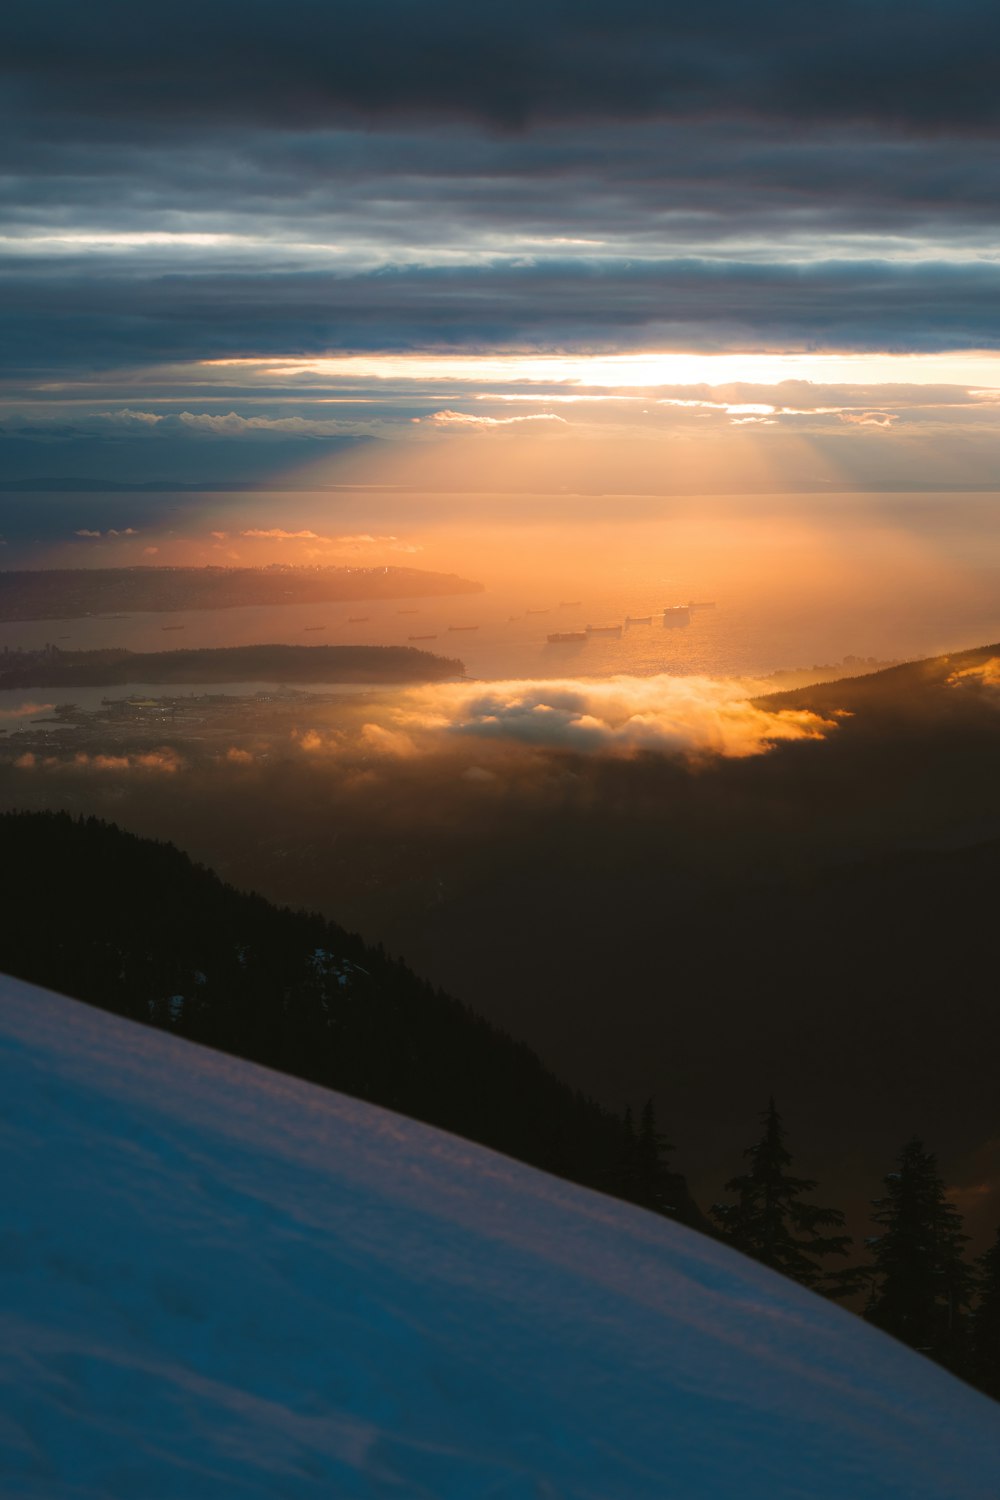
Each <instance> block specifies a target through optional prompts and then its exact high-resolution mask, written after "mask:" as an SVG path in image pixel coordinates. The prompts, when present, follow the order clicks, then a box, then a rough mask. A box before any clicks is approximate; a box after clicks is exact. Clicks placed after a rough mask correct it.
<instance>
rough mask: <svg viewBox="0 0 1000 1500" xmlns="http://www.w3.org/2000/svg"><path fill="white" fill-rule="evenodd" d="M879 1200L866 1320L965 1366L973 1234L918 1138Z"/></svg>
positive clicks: (946, 1361) (871, 1243)
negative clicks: (968, 1251)
mask: <svg viewBox="0 0 1000 1500" xmlns="http://www.w3.org/2000/svg"><path fill="white" fill-rule="evenodd" d="M884 1182H885V1189H886V1190H885V1194H884V1196H883V1197H881V1198H876V1199H875V1200H874V1205H873V1206H874V1209H875V1212H874V1213H873V1214H872V1218H873V1220H874V1222H875V1223H876V1224H878V1225H880V1226H881V1230H882V1232H881V1234H877V1235H873V1236H872V1237H871V1238H870V1239H869V1240H868V1242H867V1243H868V1245H869V1247H870V1249H871V1252H872V1265H871V1267H870V1271H871V1278H872V1279H871V1291H870V1294H869V1298H868V1305H867V1307H866V1308H865V1317H866V1318H867V1319H868V1320H869V1321H870V1322H872V1323H875V1324H877V1325H878V1327H879V1328H883V1329H884V1330H885V1331H886V1333H891V1334H893V1335H894V1336H895V1337H896V1338H898V1339H900V1340H901V1341H902V1342H903V1343H904V1344H909V1345H910V1347H911V1348H913V1349H918V1350H919V1351H920V1352H921V1353H922V1354H926V1355H928V1356H929V1357H930V1358H931V1359H935V1360H937V1361H938V1362H939V1363H941V1364H945V1365H947V1366H948V1367H949V1368H950V1369H953V1370H960V1369H962V1368H963V1364H964V1357H965V1340H966V1333H967V1326H966V1325H967V1321H968V1319H967V1309H968V1307H969V1303H970V1301H971V1298H972V1286H973V1277H972V1272H971V1269H970V1267H969V1266H968V1265H967V1264H966V1262H965V1261H964V1260H963V1259H962V1247H963V1246H964V1244H965V1243H966V1241H967V1239H968V1236H967V1235H966V1234H964V1233H963V1229H962V1216H961V1214H960V1213H959V1212H958V1210H957V1209H956V1208H955V1207H954V1206H953V1205H952V1204H951V1203H949V1202H948V1200H947V1198H946V1197H945V1189H944V1182H943V1180H942V1178H941V1175H940V1173H939V1171H938V1168H937V1161H936V1158H935V1157H934V1156H933V1155H932V1154H931V1153H930V1152H929V1151H927V1150H925V1148H924V1145H923V1142H922V1141H920V1140H918V1139H917V1138H916V1137H915V1136H914V1137H913V1139H912V1140H909V1141H908V1142H907V1143H906V1145H905V1146H904V1147H903V1148H902V1150H901V1151H900V1153H899V1155H898V1157H897V1158H896V1165H895V1168H894V1169H893V1171H891V1172H889V1173H888V1175H887V1176H886V1177H885V1178H884Z"/></svg>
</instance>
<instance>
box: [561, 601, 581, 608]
mask: <svg viewBox="0 0 1000 1500" xmlns="http://www.w3.org/2000/svg"><path fill="white" fill-rule="evenodd" d="M559 608H560V609H579V608H580V601H579V599H560V600H559Z"/></svg>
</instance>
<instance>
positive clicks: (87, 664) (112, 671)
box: [0, 645, 465, 691]
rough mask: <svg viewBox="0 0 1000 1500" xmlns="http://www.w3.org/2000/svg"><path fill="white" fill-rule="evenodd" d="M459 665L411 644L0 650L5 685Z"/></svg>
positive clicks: (382, 672) (413, 672) (233, 678)
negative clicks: (158, 649) (129, 649)
mask: <svg viewBox="0 0 1000 1500" xmlns="http://www.w3.org/2000/svg"><path fill="white" fill-rule="evenodd" d="M464 675H465V666H464V664H463V663H462V662H461V661H459V660H458V659H457V657H451V656H435V655H434V654H433V653H432V652H430V651H420V650H418V649H417V648H416V647H414V646H277V645H274V646H270V645H264V646H216V647H207V648H205V649H204V650H187V651H125V650H107V651H60V650H58V649H57V648H56V647H54V646H49V647H48V648H47V649H46V650H45V651H21V652H16V653H15V652H11V653H5V654H4V655H3V656H0V691H3V690H4V689H8V688H14V689H21V688H36V687H44V688H80V687H117V686H121V685H123V684H125V683H129V682H142V683H150V684H152V683H204V682H254V681H258V682H297V683H306V682H378V683H383V682H384V683H398V682H442V681H444V680H446V679H448V678H452V677H462V676H464Z"/></svg>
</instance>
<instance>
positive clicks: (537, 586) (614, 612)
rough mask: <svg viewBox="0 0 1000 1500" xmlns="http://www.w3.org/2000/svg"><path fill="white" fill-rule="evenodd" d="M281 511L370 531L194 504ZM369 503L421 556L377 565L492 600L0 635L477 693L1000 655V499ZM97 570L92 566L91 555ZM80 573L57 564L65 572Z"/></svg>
mask: <svg viewBox="0 0 1000 1500" xmlns="http://www.w3.org/2000/svg"><path fill="white" fill-rule="evenodd" d="M279 500H280V501H281V504H282V506H283V509H282V512H281V513H282V516H283V518H284V519H285V520H286V521H289V522H293V523H294V524H296V525H299V524H312V525H315V526H316V527H320V526H322V525H324V524H326V525H327V526H330V525H332V524H334V523H337V524H343V525H347V524H355V525H359V524H361V522H362V515H361V514H360V513H359V514H358V515H355V516H346V515H339V516H337V517H330V516H325V515H324V512H323V506H324V505H325V506H327V507H329V506H330V505H331V504H332V503H333V502H332V501H331V498H330V497H329V496H320V495H311V496H309V495H307V496H302V495H296V496H293V495H286V496H283V497H275V496H264V497H258V498H256V499H254V500H253V501H252V502H251V501H249V500H247V498H246V497H242V498H240V499H239V500H238V501H237V500H234V498H233V497H231V496H230V497H221V496H220V497H215V500H214V502H213V498H212V497H199V504H200V505H201V507H202V509H203V512H205V513H206V514H207V513H208V511H211V518H212V519H213V520H214V519H216V516H217V511H215V510H211V506H212V504H213V503H215V504H217V505H218V506H222V505H223V504H225V505H227V506H229V507H232V506H234V505H235V504H239V505H241V506H243V507H244V508H245V507H246V506H247V505H249V504H251V503H253V504H255V505H258V506H260V507H261V516H260V517H257V518H256V519H261V518H264V517H265V516H266V515H271V512H272V511H274V510H275V508H276V506H277V504H278V501H279ZM79 503H82V502H79ZM338 503H340V502H338ZM356 503H357V505H358V506H360V505H361V503H362V499H360V498H359V499H357V501H356ZM363 503H364V505H365V507H366V509H365V511H364V517H365V518H367V520H368V522H369V524H370V525H371V526H372V528H373V529H375V528H376V527H394V528H395V529H396V530H397V531H399V532H400V533H403V534H405V535H406V536H408V537H417V538H419V544H420V550H419V552H418V553H417V554H415V555H412V556H407V557H405V558H399V559H395V558H393V557H391V556H390V555H389V554H387V555H386V557H385V558H384V559H383V558H379V559H375V558H366V559H365V560H366V561H376V560H377V561H380V562H381V561H387V562H389V561H397V560H398V561H401V562H405V563H407V564H410V565H414V566H418V567H426V568H430V569H435V570H438V569H440V570H444V571H455V572H458V573H461V574H463V575H464V576H465V577H468V578H473V579H476V580H477V581H482V582H483V583H484V585H485V591H484V592H483V593H480V594H470V595H458V596H452V597H447V598H438V599H396V600H379V601H372V602H370V603H369V602H364V603H362V602H360V601H352V602H351V603H348V604H330V605H282V606H267V607H248V608H240V609H227V610H218V611H205V610H196V611H185V612H180V613H176V614H151V613H133V614H131V615H130V616H128V617H127V618H123V617H115V616H94V617H87V618H85V619H71V620H40V621H31V622H16V623H7V624H0V650H2V649H3V648H4V647H5V646H6V647H8V648H9V649H16V648H17V647H21V648H38V647H40V646H42V645H44V644H45V643H46V642H54V643H55V644H56V645H57V646H60V647H63V648H65V649H92V648H95V647H104V646H123V647H128V648H129V649H131V650H136V651H159V650H167V649H171V648H178V647H181V646H191V647H206V646H224V645H252V644H255V643H265V642H283V643H289V644H302V645H318V644H321V643H329V644H336V645H339V644H345V643H359V644H374V645H406V644H413V645H415V646H418V647H420V648H422V649H426V650H429V651H434V652H438V653H441V654H443V655H446V656H454V657H458V658H460V659H461V661H462V662H463V663H464V665H465V668H466V670H467V672H468V673H469V674H470V675H471V676H475V677H483V678H493V679H496V678H511V677H513V678H553V677H562V676H585V677H605V676H609V675H615V674H619V673H625V674H637V675H641V676H648V675H653V674H656V673H661V672H666V673H678V674H685V675H686V674H691V673H697V674H704V675H707V676H712V677H734V676H750V677H759V676H765V675H767V674H769V673H772V672H775V671H779V670H787V669H795V668H811V667H812V666H814V665H821V666H822V665H827V664H834V663H837V662H840V661H842V660H843V658H844V657H845V656H848V655H851V656H858V657H865V658H868V657H871V658H875V659H877V660H879V661H893V660H900V659H908V658H910V659H912V658H914V657H921V656H929V655H934V654H937V653H941V652H947V651H951V650H959V649H961V648H963V647H970V646H976V645H982V644H985V643H988V642H992V641H996V640H1000V522H998V517H1000V502H998V499H997V496H995V495H992V494H990V495H984V494H974V495H961V494H953V495H877V496H871V495H869V496H865V495H858V494H845V495H779V496H723V497H694V498H688V499H687V500H686V501H680V500H677V499H676V498H675V499H670V500H667V499H664V498H663V497H649V496H646V497H628V496H601V497H586V498H585V501H584V499H583V498H581V497H572V496H569V497H567V496H558V497H556V496H516V497H510V496H494V497H482V496H479V497H469V498H468V499H467V500H465V501H463V500H462V497H456V496H450V497H443V498H442V497H429V496H422V497H420V496H417V497H415V496H412V495H406V496H390V497H372V496H367V497H363ZM372 507H382V509H383V510H384V511H385V513H384V514H382V513H381V512H379V513H375V512H373V510H372ZM387 507H395V509H394V510H393V509H387ZM271 518H272V519H273V515H272V516H271ZM251 519H254V517H252V516H250V515H249V514H247V515H243V516H242V517H241V521H242V522H246V521H248V520H251ZM201 524H202V525H207V524H209V523H208V520H207V519H206V520H203V521H202V522H201ZM143 540H145V537H144V538H143ZM281 555H282V557H283V559H284V560H287V561H289V562H294V561H302V560H304V559H300V558H297V557H295V556H294V555H292V554H290V553H287V552H285V553H282V554H281ZM87 557H88V559H89V560H91V561H93V562H95V563H96V562H97V561H98V556H97V554H93V555H92V556H91V554H87ZM115 560H119V561H122V562H124V561H125V560H126V558H125V556H124V554H123V555H122V556H121V558H117V554H116V555H115V557H112V556H111V555H110V554H108V553H104V554H102V555H101V557H100V561H101V563H102V565H105V566H106V565H108V564H109V563H110V562H112V561H115ZM175 560H180V559H175ZM248 560H249V559H246V558H245V559H243V561H248ZM257 560H258V561H260V562H266V561H270V560H271V559H270V558H266V557H264V556H261V557H260V558H259V559H257ZM68 562H69V559H68V558H67V557H62V556H60V557H59V558H58V565H60V566H67V565H68ZM10 565H11V562H8V566H10ZM19 565H23V564H19ZM32 565H34V566H41V565H44V563H43V562H41V561H38V562H35V563H33V564H32ZM50 565H51V564H50ZM75 565H79V564H78V563H77V564H75ZM692 599H694V600H711V601H714V606H715V607H714V608H711V609H702V610H696V611H693V612H692V614H691V620H690V624H689V625H687V626H682V627H665V626H664V624H663V623H662V620H663V610H664V608H665V607H667V606H671V605H676V604H683V603H686V602H687V601H689V600H692ZM629 615H631V616H645V615H651V616H652V623H651V624H649V625H634V626H627V627H626V628H624V629H623V631H622V634H621V637H620V638H613V637H608V636H593V637H591V638H589V639H588V640H587V641H586V642H584V643H580V644H560V645H552V644H549V643H548V642H547V640H546V637H547V636H548V635H549V634H550V633H552V632H555V631H574V630H582V629H583V628H584V627H585V626H586V625H587V624H593V625H618V624H621V625H624V623H625V620H626V617H627V616H629ZM352 617H354V619H353V622H352ZM358 617H361V618H358ZM456 627H475V628H473V629H469V628H456ZM413 637H420V639H411V638H413Z"/></svg>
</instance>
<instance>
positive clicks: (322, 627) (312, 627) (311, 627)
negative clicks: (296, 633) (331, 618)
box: [302, 625, 326, 630]
mask: <svg viewBox="0 0 1000 1500" xmlns="http://www.w3.org/2000/svg"><path fill="white" fill-rule="evenodd" d="M302 629H303V630H325V629H326V626H325V625H303V627H302Z"/></svg>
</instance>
